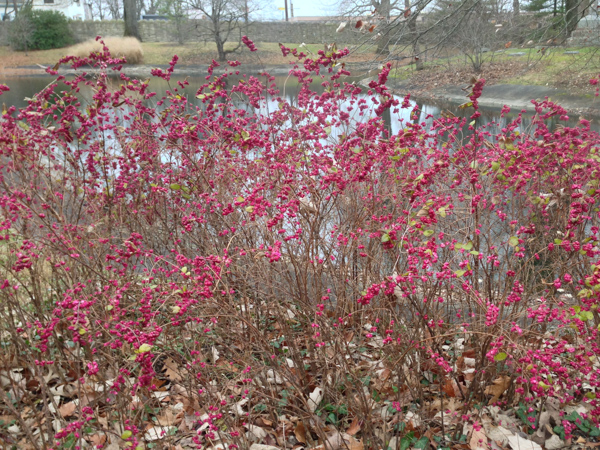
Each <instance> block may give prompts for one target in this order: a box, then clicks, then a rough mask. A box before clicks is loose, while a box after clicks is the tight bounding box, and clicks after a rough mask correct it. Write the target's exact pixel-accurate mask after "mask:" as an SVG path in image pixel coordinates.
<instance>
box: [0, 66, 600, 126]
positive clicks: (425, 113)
mask: <svg viewBox="0 0 600 450" xmlns="http://www.w3.org/2000/svg"><path fill="white" fill-rule="evenodd" d="M183 80H187V82H188V83H189V85H188V86H187V88H186V89H185V90H182V89H181V88H179V86H178V81H183ZM234 80H235V79H232V80H231V81H230V83H231V84H233V82H234ZM358 80H359V78H347V79H346V81H350V82H355V83H357V82H358ZM53 81H54V80H53V78H52V77H49V76H26V77H17V78H8V79H4V80H2V82H3V83H4V84H6V85H8V86H9V88H10V91H8V92H5V93H4V94H3V95H2V96H1V97H0V103H4V104H6V105H7V106H12V105H14V106H16V107H17V108H20V107H24V106H25V105H26V104H27V101H26V99H27V98H30V97H32V96H33V95H35V93H37V92H39V91H41V90H42V89H44V88H45V87H47V86H48V85H49V84H50V83H52V82H53ZM261 81H262V82H263V84H266V83H267V81H266V77H262V79H261ZM111 82H112V83H113V86H114V88H115V89H118V88H119V85H120V84H121V83H122V81H121V80H120V79H119V78H117V77H115V78H113V79H111ZM205 83H207V81H206V78H205V77H204V76H190V77H183V76H180V77H176V76H174V77H173V78H172V79H171V81H170V82H167V81H165V80H163V79H160V78H152V79H151V81H150V91H153V92H156V93H157V94H158V95H157V96H156V97H154V98H153V99H151V100H148V101H147V104H148V105H149V106H155V105H156V101H157V98H160V97H162V96H163V95H165V93H166V92H167V91H170V92H171V93H174V92H177V94H180V95H185V96H186V97H187V98H188V101H189V103H190V105H192V106H197V107H200V108H202V107H203V103H202V100H201V99H197V98H196V95H195V94H196V92H197V90H198V89H199V88H200V87H201V86H202V85H203V84H205ZM275 83H276V85H277V88H278V89H279V90H280V96H281V97H282V98H285V99H286V100H287V101H288V102H289V103H290V104H291V105H296V103H297V98H298V93H299V91H300V88H301V87H300V85H299V84H298V83H297V82H296V81H295V80H294V79H292V78H290V77H287V76H277V77H275ZM312 89H313V90H314V91H315V92H316V93H319V94H320V93H323V92H324V88H323V86H321V85H320V83H319V81H318V80H316V81H315V83H314V84H313V86H312ZM64 90H70V88H69V87H68V86H66V85H65V84H64V83H63V82H59V83H58V86H57V88H56V90H55V92H60V91H64ZM363 91H366V89H363ZM79 95H80V97H81V99H82V102H83V103H84V104H85V103H86V102H90V101H91V97H92V92H91V91H90V89H89V88H87V89H86V88H83V87H82V90H81V92H80V94H79ZM484 95H485V90H484ZM363 98H366V96H364V94H363ZM398 100H403V99H402V98H400V97H398ZM350 105H351V104H350V102H349V101H348V102H346V103H345V104H343V105H342V106H343V107H344V108H346V107H348V106H350ZM415 105H417V106H418V110H419V111H420V112H419V115H418V122H419V123H423V122H424V123H426V124H427V125H431V124H432V122H433V120H434V119H435V118H438V117H440V115H441V113H442V111H450V112H451V113H453V114H455V115H456V116H460V117H468V116H469V115H470V114H472V109H467V110H462V109H460V108H458V106H457V105H456V104H451V103H440V102H435V103H434V102H422V101H418V102H414V101H411V104H410V108H407V109H400V110H399V111H398V112H397V113H394V112H392V111H389V110H387V111H386V112H385V113H384V115H383V120H384V121H385V123H386V127H387V129H388V131H390V132H391V133H392V134H396V133H398V131H400V130H402V129H403V128H405V127H406V123H407V121H410V120H411V112H412V109H413V108H414V107H415ZM235 107H237V108H240V109H250V108H249V107H248V105H245V104H244V103H243V102H242V101H240V102H239V103H237V102H236V104H235ZM262 108H264V111H273V110H274V109H277V108H278V104H277V102H276V100H274V99H272V98H268V99H267V100H266V103H265V104H263V105H262ZM158 109H160V108H158ZM517 112H518V111H517ZM481 113H482V115H481V117H480V118H479V119H478V126H485V127H487V129H488V131H489V132H490V133H492V134H496V133H499V132H500V131H501V130H502V128H504V127H506V125H507V124H508V123H510V122H511V121H513V120H514V119H515V118H516V117H517V113H509V114H507V115H505V117H500V111H499V110H498V109H485V108H482V109H481ZM373 116H374V114H370V115H366V116H361V117H358V116H357V118H356V119H355V120H358V119H360V120H365V119H368V118H369V117H373ZM413 119H415V117H413ZM531 119H532V114H525V115H524V116H523V121H522V124H521V126H520V131H521V132H523V131H526V130H528V129H530V128H531ZM546 123H547V125H548V127H549V129H553V128H554V126H555V125H556V124H557V123H558V119H557V118H552V119H550V120H548V121H546ZM561 123H562V124H563V125H565V126H576V125H577V120H576V119H570V120H569V122H567V123H565V122H561ZM592 128H593V129H595V130H600V127H599V126H598V125H597V124H595V123H592ZM465 131H466V130H465ZM334 134H335V133H334ZM466 135H468V132H466Z"/></svg>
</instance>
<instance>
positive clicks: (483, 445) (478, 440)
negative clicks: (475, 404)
mask: <svg viewBox="0 0 600 450" xmlns="http://www.w3.org/2000/svg"><path fill="white" fill-rule="evenodd" d="M469 446H470V447H471V450H487V449H489V446H488V438H487V436H486V434H485V431H483V429H480V430H479V431H477V430H473V433H472V434H471V440H470V441H469Z"/></svg>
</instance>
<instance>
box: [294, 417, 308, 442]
mask: <svg viewBox="0 0 600 450" xmlns="http://www.w3.org/2000/svg"><path fill="white" fill-rule="evenodd" d="M294 435H295V436H296V439H297V440H298V442H301V443H303V444H306V427H305V426H304V423H303V422H301V421H300V422H298V425H296V428H295V429H294Z"/></svg>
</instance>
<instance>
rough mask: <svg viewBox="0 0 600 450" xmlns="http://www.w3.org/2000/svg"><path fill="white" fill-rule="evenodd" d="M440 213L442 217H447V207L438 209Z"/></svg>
mask: <svg viewBox="0 0 600 450" xmlns="http://www.w3.org/2000/svg"><path fill="white" fill-rule="evenodd" d="M438 214H439V215H440V216H442V217H446V208H440V209H438Z"/></svg>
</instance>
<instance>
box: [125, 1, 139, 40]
mask: <svg viewBox="0 0 600 450" xmlns="http://www.w3.org/2000/svg"><path fill="white" fill-rule="evenodd" d="M123 20H124V21H125V33H124V36H132V37H135V38H137V39H139V40H140V41H141V40H142V38H141V37H140V32H139V30H138V21H137V2H136V0H123Z"/></svg>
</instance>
